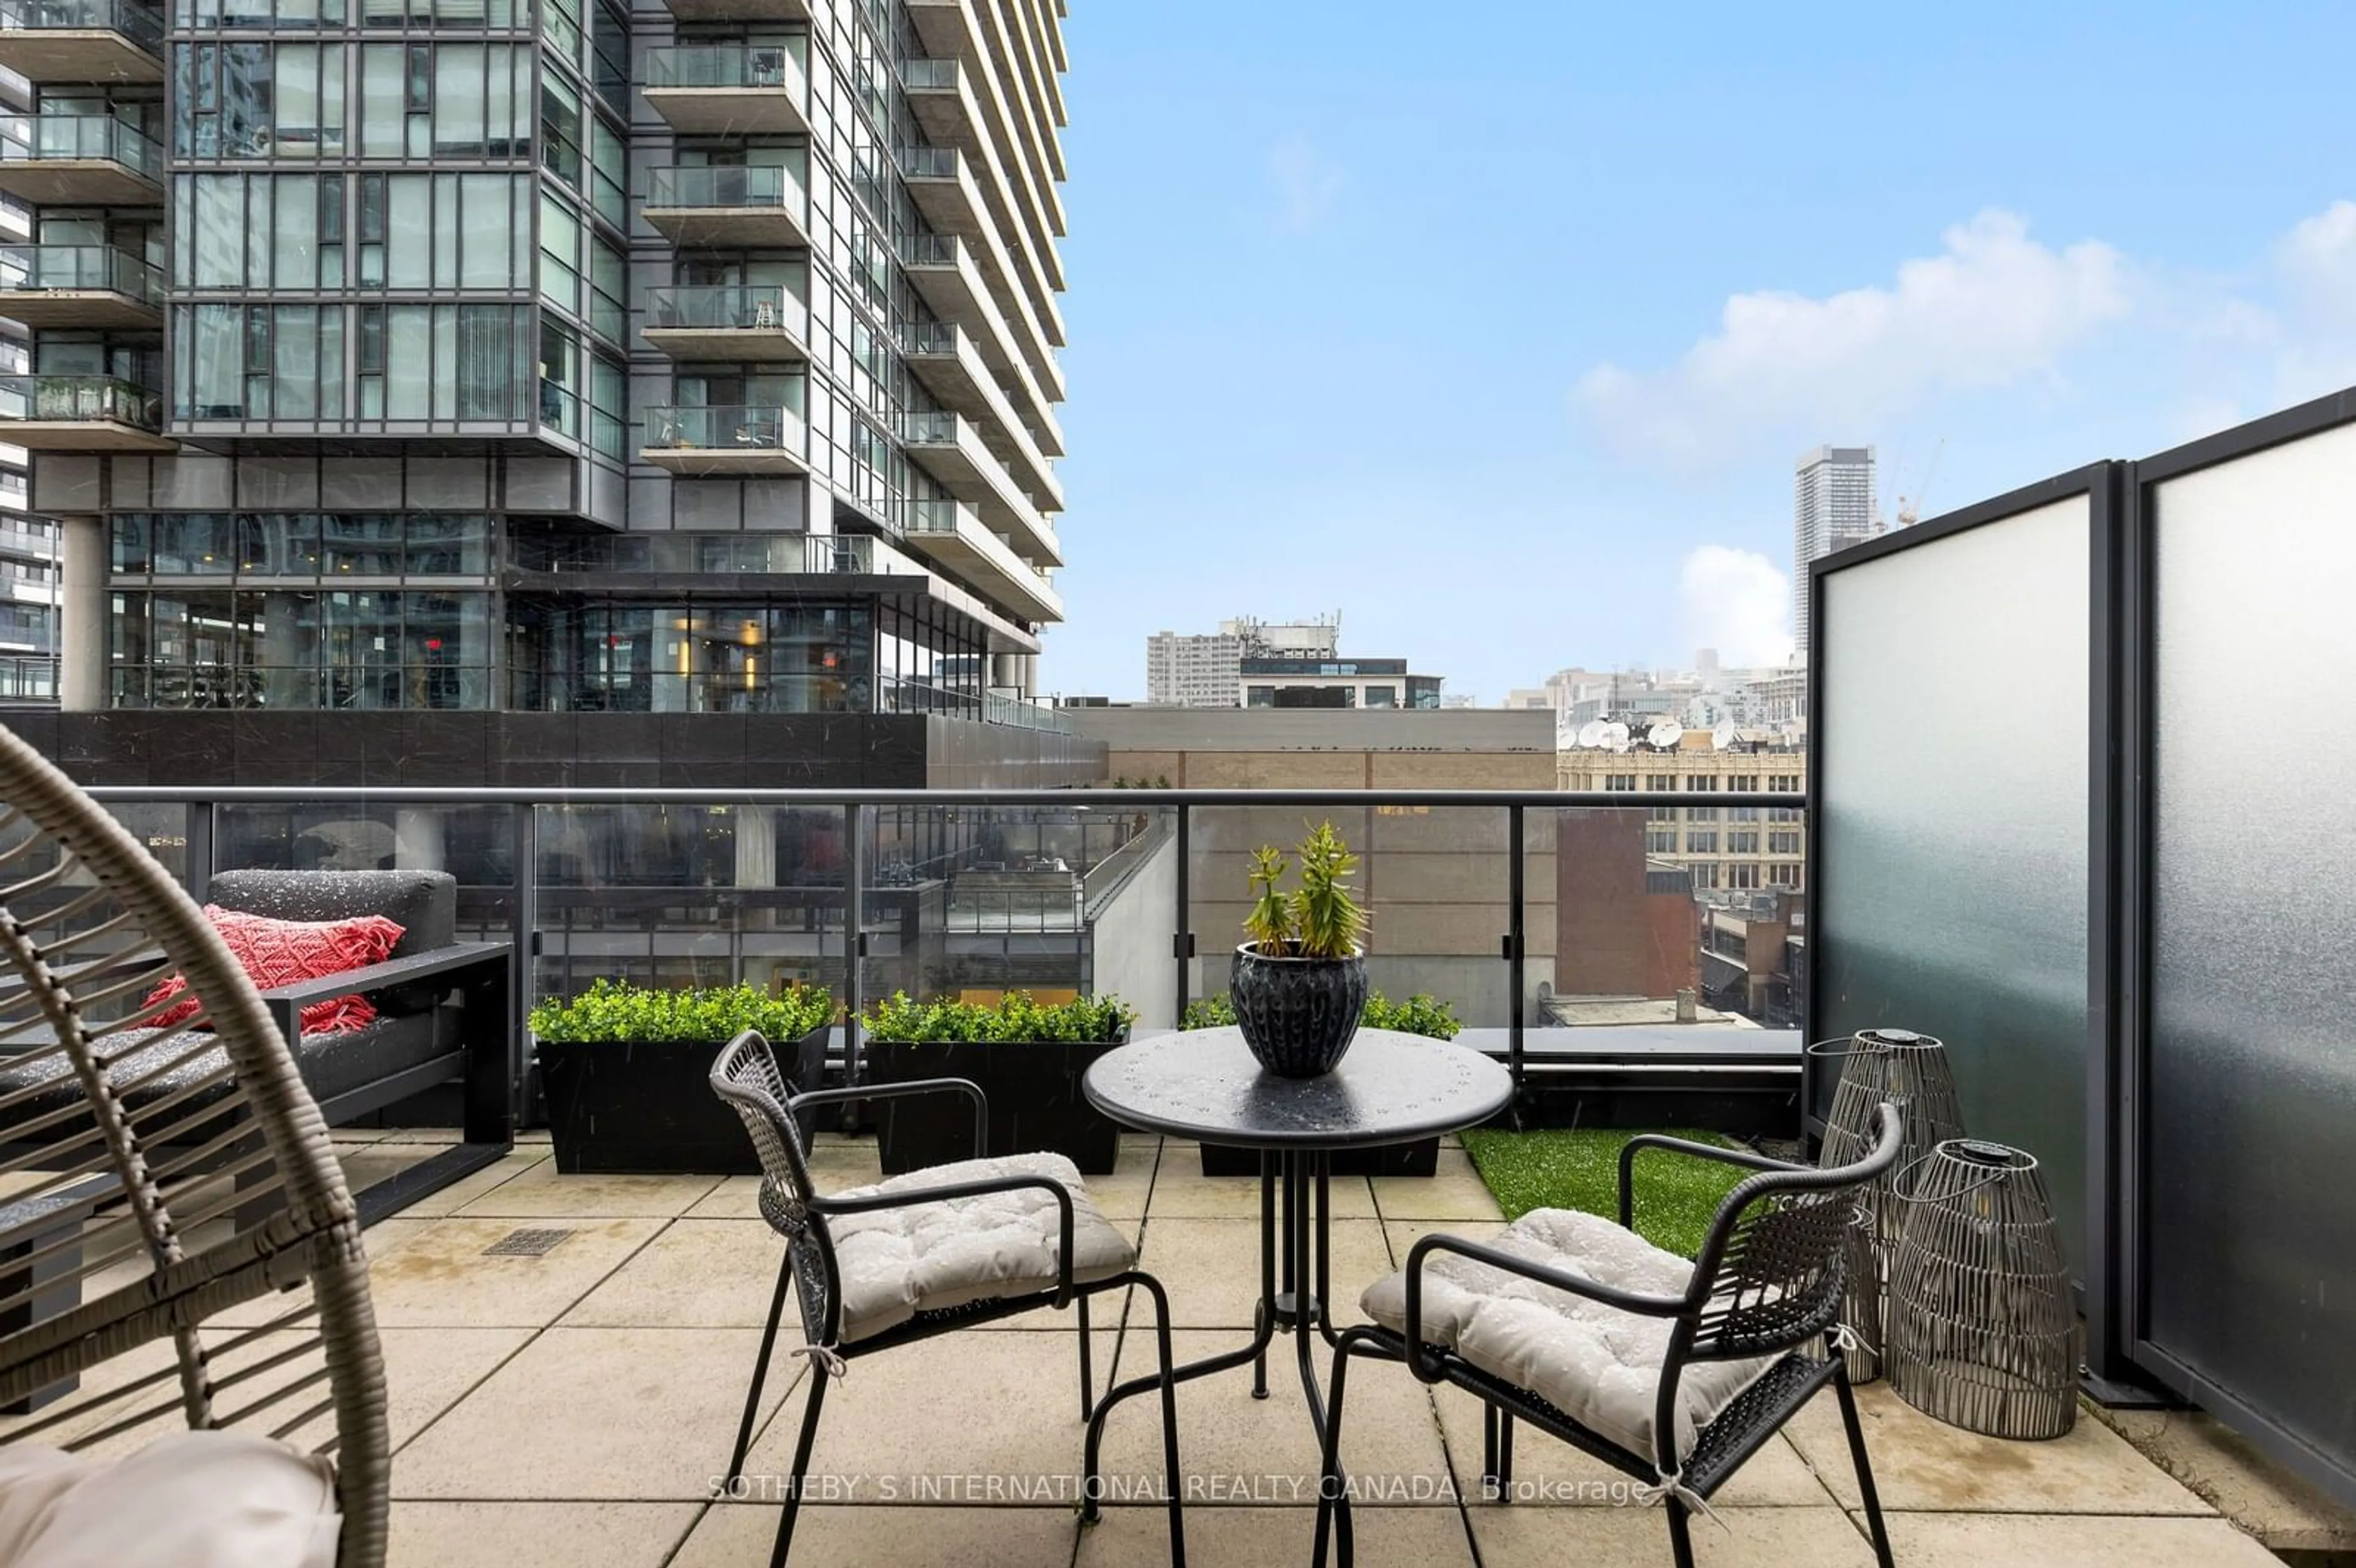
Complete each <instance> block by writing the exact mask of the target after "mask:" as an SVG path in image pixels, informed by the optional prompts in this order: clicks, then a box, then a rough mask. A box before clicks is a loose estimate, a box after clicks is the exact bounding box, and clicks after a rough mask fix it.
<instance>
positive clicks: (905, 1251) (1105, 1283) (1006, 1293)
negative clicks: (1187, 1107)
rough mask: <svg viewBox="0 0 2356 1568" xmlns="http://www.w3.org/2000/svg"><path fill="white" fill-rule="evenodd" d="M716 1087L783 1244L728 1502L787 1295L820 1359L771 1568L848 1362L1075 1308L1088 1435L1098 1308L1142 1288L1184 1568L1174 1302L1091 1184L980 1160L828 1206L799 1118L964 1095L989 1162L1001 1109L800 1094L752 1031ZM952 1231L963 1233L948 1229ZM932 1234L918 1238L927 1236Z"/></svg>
mask: <svg viewBox="0 0 2356 1568" xmlns="http://www.w3.org/2000/svg"><path fill="white" fill-rule="evenodd" d="M712 1090H713V1092H714V1093H718V1094H719V1096H720V1097H721V1098H722V1099H723V1100H725V1101H726V1102H728V1104H731V1105H734V1107H735V1108H736V1113H737V1115H740V1116H742V1117H743V1118H744V1127H745V1130H746V1131H747V1132H749V1133H750V1134H751V1135H752V1137H753V1144H754V1147H755V1148H756V1149H757V1150H758V1151H759V1153H760V1157H761V1169H762V1179H761V1197H760V1203H761V1214H762V1217H763V1218H764V1219H766V1220H767V1221H769V1224H770V1226H771V1227H772V1228H773V1229H775V1230H776V1232H777V1233H778V1234H780V1235H782V1236H783V1237H784V1238H785V1239H786V1255H785V1258H784V1260H783V1261H782V1262H781V1263H780V1264H779V1265H778V1268H777V1289H776V1296H775V1297H774V1298H772V1300H771V1301H770V1303H769V1321H768V1327H767V1328H766V1329H764V1330H763V1332H762V1335H761V1350H760V1354H759V1356H758V1357H757V1358H755V1360H754V1363H753V1386H752V1388H751V1389H750V1390H748V1391H747V1392H746V1393H745V1396H744V1420H743V1421H742V1423H740V1424H739V1425H738V1428H737V1432H736V1446H735V1448H734V1451H733V1452H732V1453H731V1454H730V1456H729V1459H728V1485H729V1487H730V1488H734V1485H735V1484H736V1482H737V1479H738V1477H741V1476H742V1475H743V1474H744V1456H745V1454H746V1452H747V1450H749V1449H750V1448H751V1447H752V1444H753V1431H754V1426H755V1422H756V1420H757V1418H758V1416H759V1413H760V1404H761V1386H762V1384H763V1383H764V1382H765V1381H766V1380H767V1378H768V1373H769V1356H770V1352H771V1350H772V1349H774V1348H775V1346H776V1339H777V1324H778V1321H779V1320H780V1319H781V1318H782V1317H784V1315H785V1309H786V1296H787V1291H788V1289H789V1288H791V1289H795V1290H796V1291H797V1292H798V1296H799V1300H800V1303H801V1314H802V1336H803V1341H804V1348H803V1349H798V1350H796V1351H794V1352H793V1353H794V1354H796V1355H807V1356H809V1359H810V1384H809V1402H808V1403H806V1404H805V1406H804V1407H803V1410H802V1429H801V1435H800V1438H799V1440H798V1442H796V1444H795V1445H794V1464H793V1474H792V1476H791V1477H790V1478H789V1480H788V1483H787V1489H786V1498H785V1516H784V1517H783V1518H782V1519H781V1520H778V1523H777V1541H776V1547H775V1549H774V1550H773V1551H772V1552H771V1554H770V1557H769V1563H770V1568H783V1565H784V1563H785V1561H786V1554H787V1552H788V1551H790V1550H791V1549H792V1546H793V1538H794V1521H795V1520H796V1518H797V1517H798V1514H799V1513H800V1511H801V1494H802V1482H803V1477H804V1476H805V1475H806V1474H807V1472H808V1471H809V1458H810V1445H811V1444H812V1442H813V1441H814V1440H815V1439H816V1437H817V1435H818V1420H819V1409H820V1407H821V1405H822V1404H823V1403H824V1402H825V1398H826V1391H827V1385H828V1384H829V1383H830V1382H831V1381H833V1380H834V1379H835V1378H838V1377H841V1376H842V1375H843V1371H844V1367H845V1365H846V1364H847V1363H848V1362H851V1361H852V1360H858V1359H860V1358H862V1357H865V1356H868V1355H872V1354H873V1353H874V1352H875V1351H878V1350H888V1349H892V1348H893V1347H894V1346H895V1345H906V1344H912V1343H914V1342H916V1340H919V1339H932V1338H934V1337H935V1336H937V1335H940V1334H946V1333H949V1332H952V1331H954V1330H956V1329H958V1328H972V1327H974V1326H975V1325H976V1324H980V1323H990V1322H995V1321H996V1320H998V1319H1000V1318H1002V1317H1013V1316H1014V1315H1015V1314H1017V1313H1021V1312H1030V1311H1034V1310H1036V1309H1037V1308H1039V1307H1055V1308H1058V1309H1061V1308H1063V1307H1076V1308H1077V1314H1078V1319H1079V1339H1080V1413H1081V1415H1082V1417H1083V1418H1084V1419H1085V1418H1086V1417H1087V1415H1088V1414H1089V1413H1091V1412H1092V1411H1093V1410H1094V1408H1095V1390H1094V1388H1093V1386H1092V1379H1091V1375H1090V1371H1089V1365H1088V1309H1087V1303H1088V1298H1089V1297H1090V1296H1095V1295H1098V1294H1099V1293H1101V1292H1104V1291H1108V1290H1119V1289H1120V1288H1122V1287H1123V1286H1126V1285H1136V1286H1138V1287H1139V1288H1141V1289H1142V1290H1143V1291H1144V1292H1145V1293H1146V1294H1147V1295H1149V1296H1152V1297H1153V1307H1154V1332H1155V1349H1156V1350H1157V1351H1158V1352H1159V1354H1160V1357H1161V1365H1162V1461H1163V1463H1164V1465H1165V1466H1166V1467H1168V1474H1169V1508H1170V1561H1171V1564H1172V1568H1185V1562H1186V1538H1185V1527H1184V1519H1183V1512H1182V1509H1181V1507H1180V1498H1179V1493H1180V1490H1181V1488H1182V1482H1181V1479H1180V1476H1179V1470H1178V1400H1177V1386H1176V1383H1175V1381H1173V1379H1172V1377H1171V1370H1170V1368H1171V1358H1170V1298H1169V1296H1167V1295H1165V1294H1164V1293H1163V1291H1162V1284H1161V1282H1160V1281H1159V1280H1157V1279H1155V1278H1154V1277H1153V1276H1152V1275H1150V1274H1147V1273H1145V1272H1144V1271H1143V1270H1141V1269H1140V1268H1138V1267H1137V1266H1136V1264H1137V1249H1136V1248H1135V1247H1134V1246H1132V1245H1131V1244H1130V1241H1129V1239H1128V1238H1127V1237H1126V1236H1124V1235H1122V1234H1121V1232H1119V1230H1117V1229H1116V1228H1114V1226H1113V1225H1111V1224H1110V1223H1109V1222H1108V1221H1106V1219H1105V1218H1104V1216H1103V1215H1102V1214H1100V1213H1098V1211H1097V1207H1096V1205H1095V1204H1094V1203H1093V1202H1091V1201H1089V1199H1088V1195H1087V1188H1086V1187H1085V1186H1084V1185H1083V1184H1082V1182H1081V1180H1080V1173H1079V1169H1078V1168H1077V1167H1076V1166H1074V1165H1073V1164H1072V1162H1071V1161H1070V1160H1068V1159H1066V1158H1065V1157H1063V1156H1061V1155H1055V1154H1018V1155H1011V1156H1006V1157H1000V1158H995V1159H992V1158H975V1159H969V1160H961V1161H958V1162H957V1163H954V1164H950V1165H938V1166H933V1167H931V1168H927V1169H924V1170H914V1171H910V1172H908V1173H907V1174H905V1175H903V1176H895V1177H892V1178H889V1179H886V1180H884V1181H883V1182H881V1183H878V1184H877V1185H875V1186H873V1187H862V1188H854V1189H850V1190H848V1191H844V1192H838V1193H835V1194H832V1195H831V1196H828V1195H822V1194H820V1193H819V1191H818V1189H817V1188H816V1186H815V1185H814V1184H813V1183H812V1181H811V1180H810V1174H809V1162H808V1160H807V1159H806V1158H805V1157H804V1156H803V1151H802V1141H801V1134H800V1130H799V1128H798V1125H797V1124H796V1121H795V1113H797V1112H799V1111H805V1110H807V1109H809V1107H811V1106H814V1105H827V1104H841V1103H842V1102H844V1101H851V1100H883V1099H900V1098H904V1097H905V1096H908V1095H914V1094H928V1093H959V1094H963V1095H965V1096H966V1097H967V1098H968V1099H969V1100H971V1101H972V1102H973V1147H974V1152H975V1154H976V1155H977V1156H979V1155H980V1153H981V1151H982V1150H983V1149H985V1148H987V1147H990V1139H989V1133H990V1103H989V1101H988V1100H987V1099H986V1098H985V1097H984V1096H983V1094H982V1092H981V1089H980V1086H979V1085H977V1084H974V1083H969V1082H968V1081H967V1080H965V1079H962V1078H927V1079H919V1080H915V1081H912V1082H908V1083H882V1084H873V1085H868V1084H858V1085H853V1086H851V1087H848V1088H842V1089H821V1090H814V1091H811V1092H809V1093H801V1094H788V1093H787V1092H786V1085H785V1079H784V1077H783V1075H782V1074H781V1073H780V1072H778V1070H777V1063H776V1058H775V1057H774V1056H773V1055H771V1054H770V1051H769V1044H768V1041H767V1040H764V1039H762V1038H761V1036H760V1035H759V1034H757V1033H755V1032H752V1031H750V1030H748V1031H746V1032H745V1033H744V1034H741V1035H739V1036H737V1037H736V1039H735V1040H733V1041H732V1042H730V1044H729V1046H728V1048H727V1049H726V1050H725V1051H722V1052H721V1053H720V1057H719V1060H718V1061H715V1062H713V1064H712ZM944 1218H947V1219H948V1220H950V1221H955V1222H954V1223H951V1224H948V1225H943V1224H940V1223H939V1221H941V1220H942V1219H944ZM920 1222H921V1224H922V1225H923V1227H924V1231H923V1235H922V1237H921V1238H919V1237H918V1236H917V1234H916V1231H917V1226H918V1225H919V1223H920ZM984 1229H989V1230H993V1231H996V1232H1001V1235H1000V1237H999V1244H998V1245H996V1246H993V1247H991V1248H987V1249H983V1248H964V1249H954V1248H950V1249H947V1250H945V1249H944V1247H943V1245H942V1243H953V1241H954V1240H955V1239H956V1238H957V1237H958V1236H960V1235H963V1236H967V1237H970V1236H971V1235H972V1234H974V1233H975V1232H979V1231H981V1230H984ZM1014 1238H1020V1239H1019V1240H1017V1239H1014ZM886 1239H888V1240H890V1241H891V1242H893V1243H911V1242H915V1243H918V1244H916V1245H913V1246H908V1245H897V1244H895V1245H894V1246H890V1247H885V1248H882V1249H880V1251H881V1252H882V1253H885V1254H888V1255H881V1256H879V1255H876V1254H875V1253H874V1252H871V1245H872V1244H873V1243H880V1242H883V1241H884V1240H886ZM1010 1248H1012V1250H1010ZM1018 1253H1019V1254H1020V1255H1018ZM846 1254H849V1257H848V1260H847V1261H848V1264H849V1266H848V1267H846V1266H845V1264H846ZM1081 1484H1082V1486H1083V1488H1084V1489H1087V1490H1091V1491H1092V1490H1093V1489H1094V1488H1096V1487H1097V1485H1098V1479H1097V1477H1096V1476H1094V1475H1093V1474H1087V1475H1084V1476H1083V1477H1081Z"/></svg>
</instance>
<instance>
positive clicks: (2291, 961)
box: [2145, 426, 2356, 1468]
mask: <svg viewBox="0 0 2356 1568" xmlns="http://www.w3.org/2000/svg"><path fill="white" fill-rule="evenodd" d="M2154 490H2155V491H2156V493H2157V494H2156V512H2157V518H2156V521H2155V523H2154V528H2155V530H2156V542H2157V552H2158V568H2157V569H2158V602H2157V607H2156V611H2157V620H2158V634H2157V635H2158V655H2157V657H2158V669H2157V671H2156V673H2155V677H2154V679H2155V687H2156V690H2155V698H2156V707H2157V713H2156V715H2155V721H2156V725H2157V730H2156V740H2155V743H2154V751H2155V761H2156V773H2155V776H2156V784H2155V786H2154V792H2153V793H2154V795H2155V800H2154V820H2153V828H2154V837H2153V892H2154V900H2155V908H2154V911H2153V917H2152V918H2153V937H2152V979H2151V985H2152V1006H2151V1047H2150V1057H2149V1067H2148V1072H2149V1078H2148V1084H2149V1092H2148V1098H2147V1122H2146V1125H2147V1139H2148V1147H2149V1164H2148V1168H2149V1169H2150V1172H2151V1188H2150V1195H2149V1199H2148V1209H2147V1216H2146V1226H2145V1232H2146V1234H2147V1238H2148V1240H2147V1243H2146V1245H2147V1253H2146V1260H2147V1268H2148V1275H2147V1278H2148V1286H2147V1288H2148V1291H2149V1296H2148V1297H2147V1300H2148V1303H2149V1310H2148V1321H2149V1332H2150V1336H2151V1339H2152V1341H2153V1342H2154V1343H2155V1344H2157V1345H2158V1346H2159V1347H2160V1348H2161V1349H2164V1350H2166V1351H2167V1352H2168V1353H2169V1355H2170V1356H2173V1357H2174V1358H2175V1359H2176V1360H2179V1361H2180V1362H2182V1363H2184V1364H2185V1365H2186V1366H2189V1367H2190V1368H2191V1369H2192V1370H2193V1371H2195V1372H2197V1373H2199V1374H2200V1375H2201V1376H2202V1377H2204V1378H2206V1379H2208V1380H2209V1381H2211V1382H2213V1383H2215V1384H2217V1385H2218V1386H2220V1387H2222V1388H2223V1389H2224V1390H2225V1391H2226V1392H2229V1393H2232V1394H2233V1395H2234V1396H2235V1397H2237V1398H2239V1399H2241V1400H2243V1401H2244V1402H2245V1403H2250V1404H2252V1405H2254V1406H2255V1407H2257V1408H2259V1409H2261V1410H2264V1411H2265V1412H2266V1413H2268V1415H2269V1416H2271V1417H2272V1418H2273V1419H2274V1420H2275V1421H2276V1423H2278V1424H2281V1425H2282V1426H2283V1427H2284V1428H2285V1429H2286V1430H2287V1431H2288V1432H2289V1434H2290V1435H2292V1436H2294V1437H2296V1438H2298V1439H2299V1440H2301V1441H2303V1442H2305V1443H2307V1444H2308V1445H2311V1446H2315V1447H2318V1448H2320V1449H2322V1450H2324V1451H2325V1452H2326V1453H2327V1454H2329V1455H2331V1456H2333V1457H2334V1460H2335V1462H2336V1463H2337V1464H2338V1465H2340V1467H2342V1468H2349V1467H2356V1397H2351V1391H2356V1183H2351V1180H2350V1170H2349V1157H2350V1155H2351V1151H2356V1030H2351V1028H2350V1022H2349V1006H2350V998H2351V996H2356V786H2351V780H2356V722H2351V720H2356V709H2351V699H2350V698H2349V696H2348V679H2349V673H2350V671H2351V669H2356V613H2351V608H2350V604H2349V593H2348V590H2349V585H2350V584H2351V583H2356V428H2351V427H2347V426H2342V427H2341V428H2340V429H2338V430H2334V431H2330V432H2325V433H2323V434H2320V435H2314V436H2309V437H2308V438H2307V439H2305V440H2303V441H2299V442H2296V443H2291V444H2289V445H2286V446H2278V447H2275V448H2272V449H2270V450H2268V451H2265V452H2260V453H2254V454H2252V455H2250V456H2248V457H2244V458H2239V459H2237V460H2235V461H2233V462H2230V463H2225V464H2219V465H2218V466H2216V467H2213V468H2209V469H2204V470H2201V472H2199V473H2196V474H2190V475H2185V476H2183V477H2182V478H2179V479H2171V480H2168V481H2165V482H2163V483H2161V484H2159V485H2155V486H2154Z"/></svg>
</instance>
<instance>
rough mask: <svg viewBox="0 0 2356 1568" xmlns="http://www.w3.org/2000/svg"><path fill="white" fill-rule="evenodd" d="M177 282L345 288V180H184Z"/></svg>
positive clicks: (178, 188) (176, 185) (176, 197)
mask: <svg viewBox="0 0 2356 1568" xmlns="http://www.w3.org/2000/svg"><path fill="white" fill-rule="evenodd" d="M172 204H173V207H174V208H175V210H176V213H177V218H178V221H179V233H180V236H181V243H180V244H179V246H178V247H177V251H176V253H175V255H174V257H173V267H172V272H173V281H174V282H175V283H177V284H179V285H180V286H181V287H182V288H190V289H252V290H256V291H260V292H265V293H266V292H271V291H274V290H281V289H286V290H295V289H299V290H305V291H309V290H314V289H340V288H342V287H343V286H344V243H343V241H344V181H343V178H342V176H337V175H241V174H240V175H181V176H177V178H176V179H175V180H174V181H173V182H172Z"/></svg>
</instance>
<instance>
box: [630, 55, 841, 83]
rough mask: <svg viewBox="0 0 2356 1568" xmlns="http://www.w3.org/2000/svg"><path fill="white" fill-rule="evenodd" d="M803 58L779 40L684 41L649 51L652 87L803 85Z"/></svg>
mask: <svg viewBox="0 0 2356 1568" xmlns="http://www.w3.org/2000/svg"><path fill="white" fill-rule="evenodd" d="M803 80H804V77H803V73H802V67H801V62H800V61H799V60H798V59H795V58H794V57H793V53H792V51H791V50H789V49H787V48H782V47H780V46H777V45H775V44H766V45H763V44H753V45H746V44H681V45H678V46H675V47H672V48H655V49H648V51H647V83H646V84H647V85H648V87H658V88H659V87H712V88H731V87H776V88H793V89H799V88H800V86H801V85H802V82H803Z"/></svg>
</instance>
